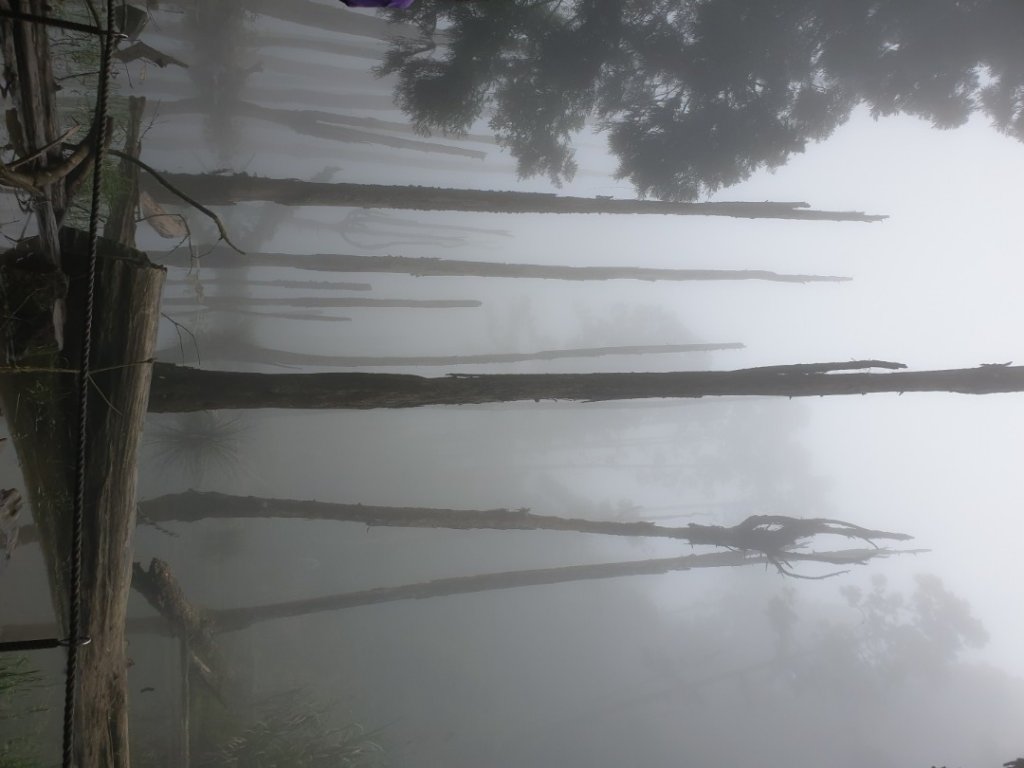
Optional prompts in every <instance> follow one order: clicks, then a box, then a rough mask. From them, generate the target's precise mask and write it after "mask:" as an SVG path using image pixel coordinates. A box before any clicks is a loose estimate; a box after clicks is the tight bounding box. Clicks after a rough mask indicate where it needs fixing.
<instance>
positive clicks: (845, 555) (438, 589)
mask: <svg viewBox="0 0 1024 768" xmlns="http://www.w3.org/2000/svg"><path fill="white" fill-rule="evenodd" d="M887 554H891V553H889V552H887V551H886V550H881V549H857V550H845V551H840V552H823V553H804V554H797V555H796V556H794V557H793V558H792V559H793V560H802V561H815V562H824V563H830V564H839V565H853V564H861V563H865V562H867V561H868V560H870V559H872V558H875V557H883V556H885V555H887ZM765 562H767V559H766V558H764V557H762V556H749V555H747V554H745V553H743V552H715V553H712V554H706V555H684V556H683V557H669V558H662V559H659V560H635V561H630V562H623V563H600V564H597V565H570V566H564V567H561V568H540V569H536V570H528V571H507V572H505V573H488V574H484V575H481V576H460V577H456V578H451V579H437V580H436V581H426V582H421V583H419V584H407V585H404V586H400V587H380V588H378V589H367V590H363V591H360V592H344V593H341V594H338V595H327V596H324V597H315V598H312V599H308V600H293V601H288V602H282V603H270V604H267V605H255V606H250V607H246V608H228V609H223V610H219V611H213V612H211V618H212V620H213V622H214V626H215V627H216V629H217V631H219V632H233V631H237V630H241V629H246V628H247V627H251V626H252V625H254V624H258V623H261V622H264V621H272V620H275V619H288V618H294V617H297V616H308V615H310V614H314V613H324V612H332V611H339V610H344V609H346V608H358V607H360V606H365V605H378V604H380V603H392V602H396V601H399V600H426V599H429V598H434V597H448V596H451V595H467V594H473V593H475V592H491V591H495V590H503V589H515V588H517V587H531V586H543V585H550V584H565V583H568V582H575V581H590V580H594V579H612V578H620V577H623V576H655V575H660V574H664V573H670V572H672V571H688V570H693V569H695V568H730V567H735V566H741V565H756V564H763V563H765Z"/></svg>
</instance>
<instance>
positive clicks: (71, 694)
mask: <svg viewBox="0 0 1024 768" xmlns="http://www.w3.org/2000/svg"><path fill="white" fill-rule="evenodd" d="M101 45H102V48H101V52H100V80H99V87H98V92H97V95H96V110H95V114H94V117H93V119H94V120H95V129H96V130H95V136H96V147H95V162H94V165H93V174H92V200H91V201H90V207H89V255H88V278H87V279H88V283H87V287H86V300H85V323H84V327H83V329H82V343H81V361H80V368H79V375H78V436H77V437H78V454H77V457H76V461H75V498H74V507H73V510H72V518H71V578H70V585H69V590H68V591H69V595H68V600H69V603H70V606H69V611H68V631H69V633H70V636H69V638H68V643H67V646H68V660H67V673H66V674H67V676H66V678H65V684H64V745H63V753H62V754H63V759H62V766H63V768H73V766H74V753H75V710H76V706H75V705H76V699H77V696H78V652H79V649H80V647H81V646H82V645H83V644H84V643H85V642H88V639H86V638H83V637H82V616H81V601H82V538H83V528H84V517H85V495H86V461H87V458H88V457H87V449H88V446H87V438H88V421H89V375H90V368H89V363H90V358H91V357H92V325H93V305H94V304H95V301H96V264H97V255H98V249H99V227H100V196H101V192H102V184H103V162H104V160H105V158H106V148H107V142H108V138H109V137H108V135H107V134H108V126H107V113H108V111H109V100H110V99H109V91H110V75H111V55H112V53H113V47H114V0H107V23H106V33H105V34H104V36H103V40H102V44H101Z"/></svg>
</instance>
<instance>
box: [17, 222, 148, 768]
mask: <svg viewBox="0 0 1024 768" xmlns="http://www.w3.org/2000/svg"><path fill="white" fill-rule="evenodd" d="M61 240H62V254H63V264H62V267H63V270H64V273H65V274H66V275H67V276H68V284H69V286H70V288H69V293H68V299H67V307H68V311H67V321H66V334H65V336H66V341H65V344H64V349H63V352H56V351H50V352H48V353H45V354H39V355H36V356H34V357H32V358H29V359H22V360H21V361H20V362H19V365H20V366H22V370H20V371H18V370H17V369H15V368H13V367H6V368H5V369H4V370H3V371H2V372H0V401H2V402H3V410H4V412H5V413H6V417H7V421H8V426H9V428H10V432H11V441H12V442H13V443H14V446H15V448H16V449H17V452H18V459H19V462H20V464H21V466H22V468H23V471H24V476H25V483H26V491H27V495H28V497H29V499H30V501H31V504H32V511H33V514H34V517H35V519H36V523H37V525H38V526H39V530H40V533H41V537H40V538H41V544H42V549H43V555H44V558H45V561H46V567H47V571H48V575H49V579H50V585H51V591H52V594H53V599H54V609H55V612H56V615H57V620H58V622H59V623H60V624H61V627H62V628H61V630H60V632H61V635H62V636H65V637H66V636H67V635H68V627H67V626H66V621H67V616H68V605H69V602H68V596H69V576H70V574H69V573H68V567H67V564H68V562H69V555H70V547H71V509H72V503H71V502H72V499H73V497H74V488H75V484H74V479H75V478H74V467H75V457H76V454H77V443H76V440H75V435H76V431H77V430H76V426H77V423H78V398H77V393H76V386H75V383H76V377H75V375H74V373H75V371H77V369H78V366H79V364H80V351H81V332H82V327H83V318H84V306H85V304H84V302H85V294H86V283H87V281H86V280H85V277H84V275H85V272H84V270H85V269H86V264H87V259H86V257H85V254H86V249H87V238H86V236H85V234H84V233H81V232H76V231H72V230H64V231H63V232H62V236H61ZM31 251H32V247H31V244H25V245H23V246H20V247H19V248H18V249H16V250H15V251H9V252H8V253H7V254H6V255H5V256H4V257H2V259H3V261H4V264H3V266H4V267H5V268H6V269H10V270H18V269H28V268H30V262H31V261H32V259H31V257H28V258H24V259H20V260H19V257H23V256H25V254H26V253H31ZM3 274H4V277H5V278H6V276H7V275H8V274H9V272H7V271H5V272H4V273H3ZM163 277H164V270H163V269H162V268H159V267H155V266H153V265H152V264H150V263H149V261H148V260H147V259H146V258H145V255H144V254H142V253H139V252H138V251H134V250H130V249H127V248H123V247H121V246H119V245H118V244H116V243H113V242H110V241H107V240H101V241H100V247H99V263H98V275H97V283H96V306H97V308H98V311H97V313H96V316H95V319H94V327H93V333H94V344H93V360H92V375H91V378H90V381H89V382H88V385H89V386H90V387H92V392H93V396H92V398H91V403H92V404H91V407H90V408H89V421H88V425H87V436H88V440H87V452H86V456H87V472H86V488H85V495H84V498H85V508H84V522H85V525H84V531H83V537H84V547H83V561H82V591H81V600H82V603H81V604H82V619H83V621H82V629H83V632H84V633H85V634H86V635H88V636H89V637H90V638H91V639H92V642H91V643H90V644H89V645H87V646H85V647H83V648H82V649H81V653H80V656H79V667H78V681H79V694H78V695H79V699H78V700H79V702H81V705H80V706H79V707H78V710H77V713H76V721H77V725H76V737H77V741H76V745H75V752H76V761H75V763H76V765H80V766H98V765H104V766H123V767H125V768H126V767H127V766H128V706H127V687H126V686H127V676H126V672H127V656H126V654H125V618H126V610H127V603H128V592H129V587H130V583H131V551H132V546H131V544H132V535H133V532H134V530H135V483H136V455H137V450H138V442H139V435H140V433H141V430H142V422H143V417H144V416H145V413H146V407H147V398H148V395H149V391H150V375H151V365H150V364H149V362H148V361H149V360H150V359H151V357H152V355H153V347H154V342H155V339H156V330H157V323H158V320H159V301H160V290H161V284H162V282H163ZM0 288H3V289H4V292H5V294H6V295H5V296H4V300H5V302H7V303H8V304H10V302H12V301H16V300H17V297H16V296H12V295H11V293H10V290H9V289H10V288H11V281H9V280H7V279H5V280H4V285H2V286H0ZM22 299H24V297H22ZM100 393H102V395H100Z"/></svg>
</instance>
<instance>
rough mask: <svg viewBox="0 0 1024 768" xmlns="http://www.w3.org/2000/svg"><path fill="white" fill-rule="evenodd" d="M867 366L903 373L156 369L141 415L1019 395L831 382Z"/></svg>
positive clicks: (932, 378)
mask: <svg viewBox="0 0 1024 768" xmlns="http://www.w3.org/2000/svg"><path fill="white" fill-rule="evenodd" d="M872 367H887V368H903V367H905V366H903V365H901V364H898V363H886V362H884V361H880V360H865V361H857V362H850V363H822V364H809V365H784V366H771V367H765V368H745V369H741V370H736V371H682V372H674V373H540V374H512V373H508V374H453V375H449V376H445V377H436V378H427V377H424V376H413V375H410V374H397V373H298V374H262V373H239V372H229V371H202V370H197V369H194V368H182V367H178V366H174V365H169V364H166V363H157V364H156V366H155V370H154V375H153V391H152V394H151V397H150V410H152V411H154V412H158V413H183V412H187V411H208V410H217V409H221V408H231V409H237V408H241V409H244V408H300V409H309V410H315V409H323V408H333V409H357V410H363V409H369V408H416V407H420V406H427V405H471V404H481V403H507V402H515V401H520V400H535V401H540V400H576V401H584V402H598V401H609V400H634V399H644V398H698V397H721V396H744V397H751V396H754V397H825V396H827V395H864V394H869V393H881V392H890V393H900V394H901V393H903V392H958V393H961V394H973V395H986V394H996V393H1003V392H1021V391H1024V366H1013V367H1010V366H981V367H980V368H959V369H953V370H945V371H896V372H892V373H838V371H844V370H852V369H857V368H872Z"/></svg>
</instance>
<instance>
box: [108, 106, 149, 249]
mask: <svg viewBox="0 0 1024 768" xmlns="http://www.w3.org/2000/svg"><path fill="white" fill-rule="evenodd" d="M145 109H146V100H145V99H142V98H139V97H137V96H129V97H128V135H127V137H126V138H125V142H124V152H125V154H126V155H129V156H130V157H136V158H137V157H138V156H139V153H140V152H141V151H142V144H141V136H140V133H141V129H142V113H143V112H144V111H145ZM118 174H119V175H120V177H121V179H122V180H123V186H122V187H121V188H119V189H118V191H117V193H116V196H115V199H114V200H113V202H112V203H111V206H110V216H108V217H107V222H106V224H105V225H104V227H103V236H104V237H105V238H107V239H108V240H113V241H114V242H117V243H122V244H124V245H126V246H128V247H129V248H134V247H135V226H136V221H135V219H136V215H135V211H136V208H137V207H138V204H139V167H138V166H137V165H135V163H133V162H131V161H130V160H128V159H127V158H123V159H122V160H121V164H120V167H119V168H118Z"/></svg>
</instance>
